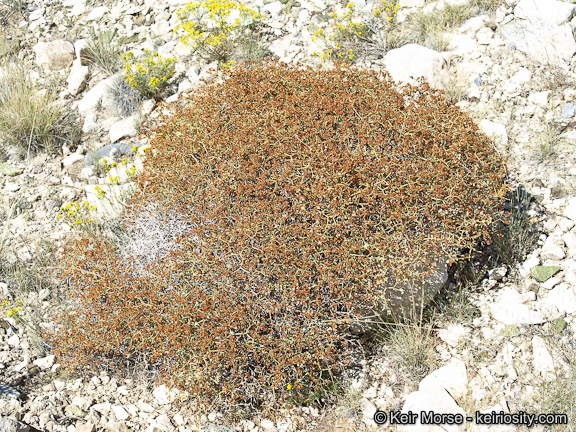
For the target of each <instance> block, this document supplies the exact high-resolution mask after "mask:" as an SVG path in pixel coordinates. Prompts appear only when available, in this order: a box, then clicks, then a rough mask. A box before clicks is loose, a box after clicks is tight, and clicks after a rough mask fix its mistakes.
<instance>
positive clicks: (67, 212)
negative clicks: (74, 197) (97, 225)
mask: <svg viewBox="0 0 576 432" xmlns="http://www.w3.org/2000/svg"><path fill="white" fill-rule="evenodd" d="M95 210H96V207H95V206H91V205H90V203H89V202H88V201H85V202H84V204H82V205H80V204H79V203H78V201H75V202H71V203H68V204H67V205H65V206H62V207H61V208H60V212H61V213H60V214H59V215H58V218H60V219H63V218H64V219H68V221H70V222H71V223H72V224H73V225H87V224H91V223H93V221H92V219H91V218H90V216H88V215H86V214H85V213H86V212H88V213H90V212H93V211H95ZM83 213H84V214H83Z"/></svg>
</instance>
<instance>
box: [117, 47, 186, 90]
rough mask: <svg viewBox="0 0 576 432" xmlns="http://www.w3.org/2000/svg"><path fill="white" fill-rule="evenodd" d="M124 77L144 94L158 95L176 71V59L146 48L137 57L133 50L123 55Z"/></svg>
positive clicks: (131, 85) (130, 84)
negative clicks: (164, 56) (163, 56)
mask: <svg viewBox="0 0 576 432" xmlns="http://www.w3.org/2000/svg"><path fill="white" fill-rule="evenodd" d="M122 60H124V62H125V64H124V79H125V80H126V82H127V83H128V85H129V86H130V87H132V88H134V89H135V90H136V91H138V93H140V94H141V95H142V96H145V97H150V96H156V95H158V93H159V92H160V91H161V90H162V89H163V88H164V86H165V85H166V82H167V81H168V80H169V79H170V78H172V76H173V75H174V72H175V65H176V59H175V58H173V57H170V58H166V59H165V58H162V56H161V55H160V54H158V53H157V52H152V51H150V50H144V55H142V56H140V57H135V56H134V54H133V53H132V52H130V51H129V52H127V53H125V54H123V55H122Z"/></svg>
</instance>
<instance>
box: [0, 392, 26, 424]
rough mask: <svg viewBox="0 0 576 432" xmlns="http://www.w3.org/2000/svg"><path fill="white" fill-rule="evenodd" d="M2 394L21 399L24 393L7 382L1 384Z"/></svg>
mask: <svg viewBox="0 0 576 432" xmlns="http://www.w3.org/2000/svg"><path fill="white" fill-rule="evenodd" d="M0 396H9V397H12V398H15V399H20V398H21V397H22V393H20V392H19V391H18V390H16V389H15V388H14V387H10V386H9V385H6V384H0ZM0 430H1V429H0Z"/></svg>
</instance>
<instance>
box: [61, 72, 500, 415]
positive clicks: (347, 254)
mask: <svg viewBox="0 0 576 432" xmlns="http://www.w3.org/2000/svg"><path fill="white" fill-rule="evenodd" d="M184 102H185V103H184ZM184 102H182V103H181V106H180V108H178V110H177V111H176V113H175V114H174V115H173V116H171V117H166V118H165V119H163V121H164V124H163V125H161V126H160V127H158V128H157V129H156V130H155V131H153V132H152V133H151V135H150V138H151V147H152V150H153V152H152V154H150V155H149V156H148V158H147V160H146V161H145V166H144V172H143V173H142V175H141V176H140V177H139V182H140V183H139V188H138V191H137V192H136V194H135V195H134V197H133V201H132V204H131V207H130V208H129V210H128V211H127V213H126V214H125V215H124V221H125V226H126V229H127V230H134V229H135V228H134V227H135V226H136V225H138V226H140V227H141V230H143V231H142V232H141V234H139V235H140V236H142V235H144V234H145V232H146V229H147V228H146V226H145V224H144V225H143V224H142V223H140V222H139V223H138V224H134V221H135V220H137V219H138V214H139V212H142V211H147V210H146V209H150V208H154V209H156V210H155V211H156V212H159V215H160V216H158V217H155V218H154V220H168V219H169V218H167V217H166V215H169V214H177V215H179V216H178V218H177V219H178V220H180V221H185V225H182V227H185V229H184V230H180V231H179V232H180V235H178V236H177V238H176V239H174V240H173V242H174V247H172V248H165V249H164V250H165V251H166V252H165V253H163V254H162V255H161V256H159V257H158V258H157V259H153V260H149V259H148V258H149V257H148V258H147V259H146V260H140V261H139V257H138V256H136V257H134V256H132V257H131V258H127V256H128V255H127V252H126V251H127V250H128V249H126V246H125V243H122V242H119V241H115V240H114V238H112V237H110V238H107V237H103V238H96V239H94V238H84V239H81V240H79V241H78V242H77V243H75V244H72V245H71V246H70V247H69V248H68V251H67V253H66V254H65V262H67V263H68V266H67V269H68V270H67V275H68V276H70V283H71V285H70V286H71V291H70V293H71V295H72V296H73V298H74V301H75V303H74V306H73V307H72V309H71V311H70V313H69V314H68V315H67V316H66V317H64V318H63V321H62V327H61V331H60V332H59V334H58V338H57V345H58V349H59V351H58V352H59V354H60V355H62V356H64V357H65V358H66V359H67V362H68V364H69V365H78V364H85V363H86V362H88V361H89V359H94V358H97V359H103V358H112V357H114V356H123V357H134V356H135V355H136V354H139V355H142V353H146V354H147V355H148V356H149V357H148V358H149V359H150V361H151V362H152V363H155V364H156V365H157V367H158V368H159V369H160V372H161V377H162V379H163V380H164V381H165V382H167V383H171V384H178V385H180V386H182V387H184V388H186V389H187V390H188V391H189V392H190V394H191V395H193V396H198V397H199V400H200V401H201V402H202V403H205V404H212V403H214V404H216V405H218V406H219V407H220V408H221V409H225V408H226V407H228V408H230V407H231V406H251V407H274V406H278V405H279V404H280V405H281V404H283V403H285V402H286V401H291V400H296V401H298V400H300V398H302V397H305V396H307V395H308V394H310V393H311V392H312V393H313V392H314V391H316V390H319V389H321V388H322V387H324V386H326V385H327V384H328V383H329V382H333V380H334V379H335V377H337V374H338V373H339V372H340V371H342V370H343V368H345V367H346V366H347V364H348V362H349V361H350V358H351V356H350V354H351V352H352V349H353V342H354V341H355V339H354V338H353V337H352V336H351V335H350V333H349V331H348V330H349V327H350V325H351V323H353V322H355V321H356V320H358V319H359V318H360V317H361V316H362V314H363V313H365V310H377V309H378V308H385V307H386V291H387V290H388V292H390V290H394V289H395V288H394V286H387V285H386V284H387V281H390V280H391V278H392V279H394V280H396V281H404V282H407V281H418V280H419V279H423V278H426V277H427V276H428V275H429V273H430V270H426V269H423V270H421V271H418V272H416V271H414V270H413V269H415V268H423V267H426V266H428V267H429V266H430V265H431V264H432V263H433V262H434V261H435V260H437V259H438V258H439V257H443V259H445V260H446V261H454V260H456V259H457V258H458V254H459V253H460V251H462V250H463V248H472V247H473V246H474V244H475V242H476V241H477V240H478V238H479V237H481V236H485V235H487V228H488V227H489V225H490V224H491V223H492V220H493V214H495V210H497V209H498V207H499V205H500V203H501V201H502V198H503V196H504V194H505V190H506V187H505V185H504V182H503V180H504V177H505V168H504V165H503V163H502V161H501V160H500V158H499V157H498V154H497V153H496V151H495V150H494V148H493V146H492V144H491V142H490V141H489V139H488V138H487V137H486V136H485V135H483V134H482V133H480V132H479V131H478V128H477V126H476V125H475V124H474V123H473V121H472V120H471V119H470V118H469V117H467V116H466V115H465V114H463V113H462V112H461V111H460V110H459V108H458V107H456V106H455V105H454V104H453V103H452V102H450V101H449V100H448V99H447V98H446V97H445V96H444V94H443V93H442V92H440V91H435V90H431V89H430V88H429V87H428V86H427V85H425V84H420V85H419V86H404V87H402V88H398V87H397V86H396V84H395V83H394V82H393V81H392V80H391V79H390V77H389V76H388V75H383V76H382V75H380V76H379V75H377V74H376V73H375V72H369V71H363V70H357V69H353V68H351V67H345V66H343V65H337V66H336V68H334V69H333V70H321V71H319V70H313V69H311V68H310V67H306V66H302V65H298V64H292V65H286V64H283V63H279V62H276V61H265V62H262V63H257V64H251V65H250V67H239V68H237V69H234V70H232V71H230V72H226V73H225V74H224V79H223V80H222V81H221V82H220V83H218V82H214V83H213V84H211V85H207V86H205V87H204V88H202V89H200V90H199V91H198V92H197V93H196V94H194V95H192V96H190V98H189V99H188V100H185V101H184ZM150 206H152V207H150ZM162 214H163V215H164V216H162ZM140 220H141V219H140ZM169 223H171V222H165V224H169ZM174 223H175V222H174ZM178 223H184V222H178ZM165 226H166V227H167V229H168V225H165ZM178 226H180V225H178ZM155 227H156V225H155ZM154 229H155V230H157V228H154ZM163 238H167V237H166V236H164V237H163ZM130 250H133V248H132V249H130ZM140 255H142V256H145V255H146V253H145V252H141V253H139V256H140Z"/></svg>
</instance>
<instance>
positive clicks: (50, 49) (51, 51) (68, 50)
mask: <svg viewBox="0 0 576 432" xmlns="http://www.w3.org/2000/svg"><path fill="white" fill-rule="evenodd" d="M32 50H33V51H34V53H35V54H36V64H37V65H38V66H41V67H42V68H44V69H47V70H60V69H64V68H67V67H70V65H71V64H72V62H73V61H74V45H72V44H71V43H70V42H68V41H65V40H63V39H57V40H54V41H51V42H38V43H37V44H36V45H34V47H33V48H32Z"/></svg>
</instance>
